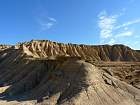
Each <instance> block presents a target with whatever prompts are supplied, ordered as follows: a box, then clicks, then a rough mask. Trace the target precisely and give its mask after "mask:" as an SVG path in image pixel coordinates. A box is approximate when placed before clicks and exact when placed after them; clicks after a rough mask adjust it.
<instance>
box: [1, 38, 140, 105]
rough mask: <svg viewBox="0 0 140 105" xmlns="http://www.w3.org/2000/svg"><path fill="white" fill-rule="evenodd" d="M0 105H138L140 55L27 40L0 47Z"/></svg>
mask: <svg viewBox="0 0 140 105" xmlns="http://www.w3.org/2000/svg"><path fill="white" fill-rule="evenodd" d="M0 49H1V50H0V90H2V91H1V93H0V105H23V104H24V105H140V75H139V74H140V63H139V61H140V52H139V51H136V50H133V49H131V48H129V47H127V46H124V45H113V46H110V45H99V46H91V45H90V46H89V45H76V44H63V43H56V42H51V41H44V40H43V41H38V40H36V41H31V42H26V43H21V44H18V45H16V46H9V47H0Z"/></svg>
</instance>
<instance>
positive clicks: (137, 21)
mask: <svg viewBox="0 0 140 105" xmlns="http://www.w3.org/2000/svg"><path fill="white" fill-rule="evenodd" d="M137 23H140V19H136V20H132V21H128V22H126V23H124V24H121V25H119V26H116V27H115V29H119V28H123V27H126V26H129V25H133V24H137Z"/></svg>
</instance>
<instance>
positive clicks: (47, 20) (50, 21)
mask: <svg viewBox="0 0 140 105" xmlns="http://www.w3.org/2000/svg"><path fill="white" fill-rule="evenodd" d="M56 22H57V21H56V19H55V18H52V17H43V18H40V19H38V24H39V25H40V29H41V31H47V30H48V29H50V28H52V27H53V26H54V25H55V24H56Z"/></svg>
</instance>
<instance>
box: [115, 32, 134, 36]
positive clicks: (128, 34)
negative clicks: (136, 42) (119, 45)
mask: <svg viewBox="0 0 140 105" xmlns="http://www.w3.org/2000/svg"><path fill="white" fill-rule="evenodd" d="M132 35H133V32H131V31H126V32H122V33H120V34H117V35H115V38H119V37H128V36H132Z"/></svg>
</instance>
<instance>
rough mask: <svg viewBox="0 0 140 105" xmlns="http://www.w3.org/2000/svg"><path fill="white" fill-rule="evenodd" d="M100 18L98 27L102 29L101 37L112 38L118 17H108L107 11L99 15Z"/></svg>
mask: <svg viewBox="0 0 140 105" xmlns="http://www.w3.org/2000/svg"><path fill="white" fill-rule="evenodd" d="M98 17H99V21H98V26H99V28H100V29H101V31H100V37H101V38H109V37H111V36H112V30H113V28H114V24H115V23H116V18H117V16H108V15H107V13H106V11H102V12H101V13H100V14H99V15H98Z"/></svg>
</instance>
